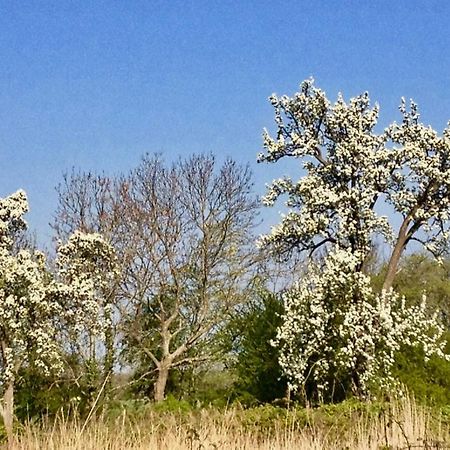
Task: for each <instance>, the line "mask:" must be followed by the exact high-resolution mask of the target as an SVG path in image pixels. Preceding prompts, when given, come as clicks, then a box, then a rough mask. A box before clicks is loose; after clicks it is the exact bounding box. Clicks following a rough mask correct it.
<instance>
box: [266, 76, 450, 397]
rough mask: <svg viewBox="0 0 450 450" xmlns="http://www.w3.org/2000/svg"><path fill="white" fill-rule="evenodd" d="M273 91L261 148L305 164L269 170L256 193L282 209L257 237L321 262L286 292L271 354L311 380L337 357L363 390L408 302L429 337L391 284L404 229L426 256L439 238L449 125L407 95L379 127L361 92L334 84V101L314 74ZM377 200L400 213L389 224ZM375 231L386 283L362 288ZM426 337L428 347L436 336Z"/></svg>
mask: <svg viewBox="0 0 450 450" xmlns="http://www.w3.org/2000/svg"><path fill="white" fill-rule="evenodd" d="M271 103H272V105H273V106H274V109H275V121H276V125H277V132H276V138H273V137H271V136H270V135H269V133H268V132H267V131H265V133H264V146H265V149H266V153H264V154H261V155H260V156H259V160H260V161H267V162H276V161H278V160H279V159H281V158H284V157H293V158H296V159H300V160H302V162H303V170H304V172H305V175H304V176H303V177H302V178H301V179H300V180H298V181H294V180H292V179H290V178H288V177H285V178H282V179H279V180H275V181H274V182H273V183H272V184H271V186H270V187H269V189H268V192H267V195H266V197H265V199H264V200H265V203H266V204H267V205H273V204H274V203H275V201H276V200H277V199H278V198H279V197H280V196H281V195H287V197H288V199H287V202H286V205H287V207H288V209H289V211H288V213H287V214H286V215H284V216H283V218H282V220H281V222H280V224H279V225H277V226H275V227H273V228H272V232H271V233H270V234H269V235H266V236H263V237H262V238H261V243H262V245H266V246H268V247H270V248H272V250H274V251H275V252H276V253H278V254H283V255H289V254H291V253H292V252H294V251H300V252H306V253H307V254H308V256H309V257H312V256H313V255H314V253H315V252H316V251H317V250H318V249H323V250H325V254H327V253H328V257H326V259H325V268H324V269H323V273H322V275H319V273H320V271H321V270H322V269H320V268H319V267H317V265H316V266H312V267H311V268H310V271H309V275H308V277H307V279H306V280H305V281H304V283H303V284H301V285H298V286H296V287H295V288H294V289H293V290H292V291H291V292H289V293H286V295H285V300H286V313H285V316H284V324H283V325H282V327H281V328H280V332H279V339H278V343H279V345H281V346H282V348H283V349H284V351H285V353H284V356H283V357H282V360H281V363H282V365H283V366H284V368H285V370H286V373H287V374H288V375H289V376H290V379H291V381H292V385H293V387H296V388H298V387H299V386H300V385H301V384H302V383H304V381H305V380H306V378H308V376H311V377H312V378H313V379H315V380H316V381H317V386H318V387H319V388H320V387H321V386H324V383H323V380H324V379H326V378H327V377H329V376H330V374H331V373H332V372H333V371H334V370H336V369H337V365H336V364H338V365H339V367H340V368H341V369H343V368H346V370H347V371H348V372H350V373H351V374H352V375H351V377H350V378H351V379H352V386H353V388H354V391H355V392H356V393H359V394H361V393H363V392H365V391H366V386H367V381H368V379H369V378H370V377H371V376H372V375H373V373H374V370H375V368H381V366H383V367H384V369H385V370H384V372H385V375H386V376H387V377H388V375H389V374H388V373H386V372H388V368H389V365H390V359H389V358H388V357H387V356H386V355H387V354H386V353H383V352H385V351H387V352H388V353H389V354H391V351H392V350H393V349H396V348H397V347H398V342H400V340H402V339H406V342H408V339H409V338H407V336H410V338H412V337H413V336H411V335H410V334H408V333H410V331H406V330H411V326H413V322H411V320H412V319H413V318H412V316H411V314H413V313H417V314H418V316H417V319H418V320H419V317H420V318H421V319H420V320H419V322H420V321H421V320H422V319H423V321H422V322H420V323H421V325H420V326H419V324H418V323H417V324H415V325H414V326H417V327H418V328H417V329H416V333H417V334H420V332H421V331H422V334H421V335H420V336H417V335H416V337H417V338H418V341H419V342H422V343H425V340H424V339H425V336H428V337H429V338H430V339H432V342H434V343H437V341H438V339H439V336H440V331H439V330H440V329H439V328H438V327H436V325H435V324H434V323H433V324H431V323H428V322H427V321H426V319H425V316H424V315H423V314H422V313H420V314H419V313H418V312H417V311H411V312H409V313H407V311H406V310H405V308H404V305H402V304H401V301H400V300H399V299H398V298H397V296H396V295H395V294H394V293H392V292H391V291H390V289H391V286H392V283H393V280H394V277H395V273H396V271H397V268H398V264H399V261H400V257H401V255H402V252H403V251H404V249H405V248H406V246H407V245H408V243H410V242H411V241H412V240H416V241H419V242H421V243H422V244H423V245H424V246H425V247H426V248H427V249H428V250H429V251H431V252H432V253H433V255H435V256H436V257H439V256H440V254H442V252H443V251H444V249H445V248H446V243H447V238H448V224H449V223H448V220H447V219H448V212H449V206H450V158H449V156H450V127H448V128H447V129H446V130H445V131H444V133H443V135H442V136H439V135H438V134H437V133H436V132H435V131H434V130H433V129H431V128H429V127H425V126H424V125H423V124H421V123H420V122H419V114H418V111H417V106H416V105H415V104H414V103H412V102H411V106H410V109H407V108H406V105H405V102H404V101H402V104H401V107H400V110H401V113H402V115H403V121H402V123H401V124H396V123H393V124H392V125H390V126H389V127H388V128H387V129H386V130H384V131H383V132H381V133H377V132H376V131H375V128H376V125H377V120H378V106H375V107H371V106H370V99H369V96H368V94H367V93H365V94H363V95H360V96H358V97H356V98H353V99H351V100H350V102H348V103H346V102H345V101H344V99H343V98H342V96H341V95H339V97H338V100H337V101H336V102H335V104H333V105H332V104H331V102H330V101H329V100H328V99H327V97H326V95H325V93H324V92H323V91H322V90H320V89H318V88H316V87H315V86H314V84H313V81H312V80H307V81H304V82H303V83H302V84H301V90H300V92H299V93H297V94H295V95H294V96H293V97H292V98H289V97H287V96H282V97H277V96H275V95H273V96H272V97H271ZM383 203H384V204H385V205H390V208H391V209H393V210H394V211H395V213H396V214H397V215H398V216H399V217H400V222H401V224H400V227H399V228H398V230H394V229H393V226H392V224H391V223H390V222H389V219H388V217H387V216H384V215H380V214H379V213H378V211H379V210H380V206H381V205H382V204H383ZM380 238H381V239H383V240H384V241H385V242H387V243H388V244H390V245H391V248H392V252H391V255H390V257H389V264H388V269H387V273H386V277H385V279H384V283H383V290H384V292H382V293H381V294H379V295H378V294H375V293H374V292H373V291H372V290H371V289H369V287H370V286H369V284H368V279H367V277H366V276H365V275H364V272H365V270H366V267H367V264H368V262H369V260H370V255H371V250H372V247H373V242H374V240H375V239H380ZM341 277H343V278H341ZM343 279H345V280H346V281H343ZM399 301H400V304H399V305H398V309H397V310H396V309H395V306H394V305H396V304H398V302H399ZM396 314H398V315H399V316H396ZM386 315H387V316H386ZM385 316H386V320H385V319H384V318H383V317H385ZM400 318H402V322H401V323H402V324H403V325H402V326H400V328H398V330H392V334H391V335H390V336H391V338H392V339H391V340H390V341H389V342H387V341H383V339H384V337H380V338H375V341H373V342H370V340H366V338H367V337H368V336H369V335H372V338H373V337H374V334H373V333H375V332H376V333H381V332H383V330H384V328H386V326H385V325H386V324H387V323H390V322H392V323H394V322H393V321H394V319H395V320H400ZM410 319H411V320H410ZM316 322H317V323H316ZM312 324H315V325H314V326H312ZM428 325H430V326H431V325H432V327H431V328H432V329H433V330H435V332H431V334H429V335H427V334H426V333H425V329H427V326H428ZM349 327H350V328H349ZM383 327H384V328H383ZM400 329H403V330H404V332H405V334H404V335H402V334H401V333H400V332H399V330H400ZM314 333H318V335H317V336H315V337H314ZM320 333H325V335H323V336H322V335H320ZM355 333H356V334H355ZM319 335H320V336H319ZM337 336H339V339H338V341H339V342H337V341H336V340H335V338H336V337H337ZM375 336H377V335H375ZM430 336H432V338H431V337H430ZM310 337H312V339H311V340H309V341H308V342H309V343H310V344H308V345H307V342H306V341H305V340H308V339H309V338H310ZM422 338H423V339H422ZM377 339H378V340H377ZM421 339H422V340H421ZM409 340H410V339H409ZM319 341H320V342H322V343H323V345H325V347H322V346H321V345H318V342H319ZM313 342H315V343H316V347H315V350H314V351H313V347H312V345H313V344H312V343H313ZM349 343H352V346H353V350H352V352H350V354H351V358H350V359H349V358H344V357H343V354H342V351H344V350H343V349H348V348H349V345H348V344H349ZM388 344H389V345H388ZM381 348H384V350H383V351H382V352H381V353H380V352H379V351H378V350H379V349H381ZM431 348H433V349H436V351H438V349H439V345H436V346H431V345H430V347H429V350H430V351H431ZM290 349H291V350H290ZM389 349H390V350H389ZM290 352H291V353H290ZM311 352H312V353H311ZM344 353H345V352H344ZM295 358H297V361H296V363H295V364H294V360H295ZM338 360H339V363H338ZM341 369H339V370H341ZM325 372H326V373H327V375H326V376H325Z"/></svg>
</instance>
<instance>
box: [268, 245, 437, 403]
mask: <svg viewBox="0 0 450 450" xmlns="http://www.w3.org/2000/svg"><path fill="white" fill-rule="evenodd" d="M357 265H358V260H357V258H355V257H354V256H353V255H352V254H351V253H349V252H348V251H345V250H336V251H334V252H333V253H332V254H330V255H329V256H328V258H326V260H325V262H324V266H323V267H320V266H319V265H317V264H312V265H311V267H310V271H309V273H308V275H307V276H306V277H305V278H304V280H303V281H301V282H300V283H298V284H297V285H296V286H294V287H293V288H292V289H291V290H289V291H287V292H285V293H284V294H283V300H284V304H285V312H284V315H283V323H282V325H281V327H280V328H279V330H278V335H277V338H276V340H275V342H274V344H275V345H277V346H278V347H279V348H280V355H281V356H280V364H281V366H282V368H283V370H284V372H285V374H286V375H287V377H288V379H289V382H290V386H291V388H292V389H293V390H294V391H303V392H305V390H306V386H307V385H309V386H313V387H314V388H315V389H317V393H316V395H318V397H319V399H320V398H322V399H323V398H325V397H327V396H328V397H329V398H332V397H333V393H337V392H338V391H342V389H344V390H345V391H346V390H351V391H352V392H353V393H354V394H356V395H360V396H361V395H362V396H365V395H368V394H369V392H370V387H371V386H374V385H375V384H376V385H377V386H378V387H380V386H385V387H387V386H392V385H393V383H394V382H395V380H394V379H393V377H392V373H391V369H392V365H393V363H394V357H395V353H396V352H397V351H399V350H400V348H401V346H402V345H412V346H422V347H423V349H424V350H425V356H426V357H430V356H431V355H433V354H436V355H438V356H442V357H444V353H443V347H444V344H445V341H444V340H442V334H443V332H444V328H443V327H442V326H441V325H440V324H439V323H438V321H437V320H436V317H429V315H428V314H427V311H426V304H425V299H423V302H422V303H421V305H420V306H416V307H407V306H406V305H405V301H404V299H403V298H400V297H399V296H398V295H397V294H396V293H395V292H393V291H392V290H391V291H382V292H381V294H377V293H375V292H374V291H373V289H372V287H371V284H370V278H369V277H368V276H367V275H364V274H363V273H361V272H358V271H356V270H355V268H356V266H357Z"/></svg>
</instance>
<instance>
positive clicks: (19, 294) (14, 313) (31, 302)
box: [0, 191, 114, 441]
mask: <svg viewBox="0 0 450 450" xmlns="http://www.w3.org/2000/svg"><path fill="white" fill-rule="evenodd" d="M27 210H28V203H27V199H26V195H25V193H24V192H23V191H18V192H16V193H15V194H12V195H11V196H9V197H7V198H4V199H0V370H1V372H0V386H1V390H2V395H3V402H2V405H1V407H0V413H1V415H2V417H3V422H4V425H5V429H6V432H7V435H8V439H9V441H11V439H12V427H13V413H14V385H15V382H16V378H17V374H18V372H19V370H20V369H21V368H22V367H24V366H27V365H29V366H33V367H34V368H35V369H37V370H39V371H40V372H41V373H43V374H49V373H50V372H51V371H59V370H61V368H62V359H61V351H60V350H61V349H60V347H59V343H58V339H57V336H58V335H59V333H60V331H61V329H62V328H61V327H62V326H63V327H64V329H65V330H67V329H69V327H70V328H71V329H73V330H74V332H77V331H78V330H80V329H82V328H83V327H84V326H86V325H88V326H95V327H96V329H98V331H99V332H101V328H99V321H98V305H97V303H96V301H95V292H96V289H98V287H99V285H101V282H102V281H101V280H100V279H99V277H98V276H97V273H98V272H97V267H99V266H101V265H108V266H109V268H110V270H111V272H112V273H113V272H114V271H113V270H112V269H113V253H112V249H111V248H110V247H108V246H107V245H106V244H105V243H104V242H103V240H102V238H101V237H100V236H99V235H86V234H83V233H75V234H74V235H72V236H71V237H70V238H69V240H68V242H67V243H66V244H65V245H61V246H60V247H59V249H58V259H57V267H58V269H59V270H58V273H57V274H55V276H54V275H53V274H51V273H50V272H49V270H48V269H47V268H46V261H45V256H44V254H43V253H41V252H38V251H29V250H24V249H22V250H19V251H15V245H14V242H15V237H16V236H17V234H18V233H20V232H21V231H22V230H23V229H24V228H25V227H26V223H25V221H24V219H23V215H24V214H25V213H26V212H27Z"/></svg>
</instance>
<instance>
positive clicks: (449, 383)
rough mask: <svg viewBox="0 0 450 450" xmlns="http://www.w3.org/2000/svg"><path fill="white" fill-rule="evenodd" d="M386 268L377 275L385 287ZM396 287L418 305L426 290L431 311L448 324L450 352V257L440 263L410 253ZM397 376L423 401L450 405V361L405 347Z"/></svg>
mask: <svg viewBox="0 0 450 450" xmlns="http://www.w3.org/2000/svg"><path fill="white" fill-rule="evenodd" d="M385 270H386V268H385V267H383V268H382V269H381V271H380V272H379V273H378V274H377V275H375V276H374V277H373V284H374V286H375V287H376V288H378V289H381V284H382V279H383V278H384V273H385ZM393 287H394V289H395V290H397V291H398V292H399V293H400V294H401V295H404V296H405V299H406V303H407V304H409V305H417V304H419V303H420V302H421V301H422V295H423V294H426V298H427V305H428V310H429V312H430V315H431V314H433V313H435V312H437V313H438V315H439V317H440V319H441V320H442V322H443V323H444V325H445V326H446V327H447V329H448V331H447V333H446V335H445V338H446V341H447V345H446V349H445V353H446V354H450V260H449V259H445V260H444V261H443V262H442V264H439V263H438V262H437V261H435V260H434V259H431V258H430V257H428V256H427V255H425V254H423V253H416V254H411V255H408V256H406V257H405V258H404V259H403V260H402V262H401V266H400V271H399V272H398V274H397V276H396V278H395V280H394V285H393ZM394 376H395V377H396V378H398V380H399V381H400V382H401V383H402V384H404V385H405V386H406V388H407V389H408V390H409V391H410V392H411V393H412V394H413V395H414V396H415V398H416V399H417V400H419V401H423V402H426V403H431V404H435V405H440V406H443V405H450V362H449V361H445V360H444V359H442V358H437V357H432V358H431V359H430V360H429V361H426V362H425V361H424V354H423V350H421V349H420V348H406V347H405V348H402V350H401V351H400V352H399V353H398V354H397V356H396V365H395V369H394Z"/></svg>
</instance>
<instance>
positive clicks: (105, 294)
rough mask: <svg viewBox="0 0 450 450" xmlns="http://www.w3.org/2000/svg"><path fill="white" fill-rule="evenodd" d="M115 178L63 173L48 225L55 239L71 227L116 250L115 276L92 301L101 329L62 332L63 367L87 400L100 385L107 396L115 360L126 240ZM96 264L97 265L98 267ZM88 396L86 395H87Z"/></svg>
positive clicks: (64, 235) (64, 236)
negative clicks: (99, 237) (100, 318)
mask: <svg viewBox="0 0 450 450" xmlns="http://www.w3.org/2000/svg"><path fill="white" fill-rule="evenodd" d="M120 188H121V182H120V178H119V179H115V178H111V177H108V176H106V175H95V174H93V173H91V172H86V173H82V172H77V171H75V170H74V169H72V171H71V172H70V173H66V174H64V175H63V180H62V182H61V183H60V184H59V185H58V186H57V188H56V191H57V194H58V206H57V209H56V212H55V216H54V221H53V223H52V228H53V230H54V231H55V234H56V240H57V241H59V242H64V241H66V240H67V239H68V237H69V236H70V235H71V234H73V233H74V232H75V231H77V230H80V231H82V232H84V233H100V234H101V235H102V236H103V238H104V239H105V241H106V242H108V243H109V244H110V245H112V246H113V247H114V250H115V255H116V259H115V263H116V266H115V269H116V270H117V273H116V276H115V277H113V278H109V282H108V283H104V282H103V283H101V284H99V287H100V286H101V289H97V292H96V295H97V303H98V305H101V309H102V315H103V316H104V318H105V320H104V323H105V324H107V328H106V329H105V332H104V333H102V334H101V335H99V334H98V333H97V332H96V331H95V329H90V328H88V327H86V328H85V329H84V332H83V333H79V334H78V335H77V336H73V335H72V336H66V338H67V342H68V343H69V344H70V345H67V346H66V350H67V353H68V360H70V361H71V364H69V365H68V366H69V367H70V369H71V372H72V378H73V379H74V380H77V383H78V384H79V385H80V387H81V388H82V390H83V392H85V395H84V397H88V398H85V399H84V400H86V402H87V403H89V402H90V401H93V400H94V398H96V397H97V394H98V393H99V392H100V390H102V391H103V393H104V395H105V397H107V396H108V395H109V391H110V387H111V379H112V373H113V369H114V365H115V363H116V362H117V358H118V355H117V343H118V334H119V330H118V328H119V324H118V322H119V320H120V314H119V312H118V304H117V303H118V302H119V301H120V282H121V279H122V278H121V274H122V267H123V266H125V265H126V260H127V251H128V250H127V249H128V247H129V246H128V243H127V241H126V239H125V236H126V235H125V234H123V233H121V231H120V229H119V228H120V224H121V223H122V221H123V219H122V207H121V202H120ZM99 269H100V268H99ZM103 269H104V270H103V280H106V279H107V278H108V277H109V268H108V267H105V268H103ZM89 397H91V398H89Z"/></svg>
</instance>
